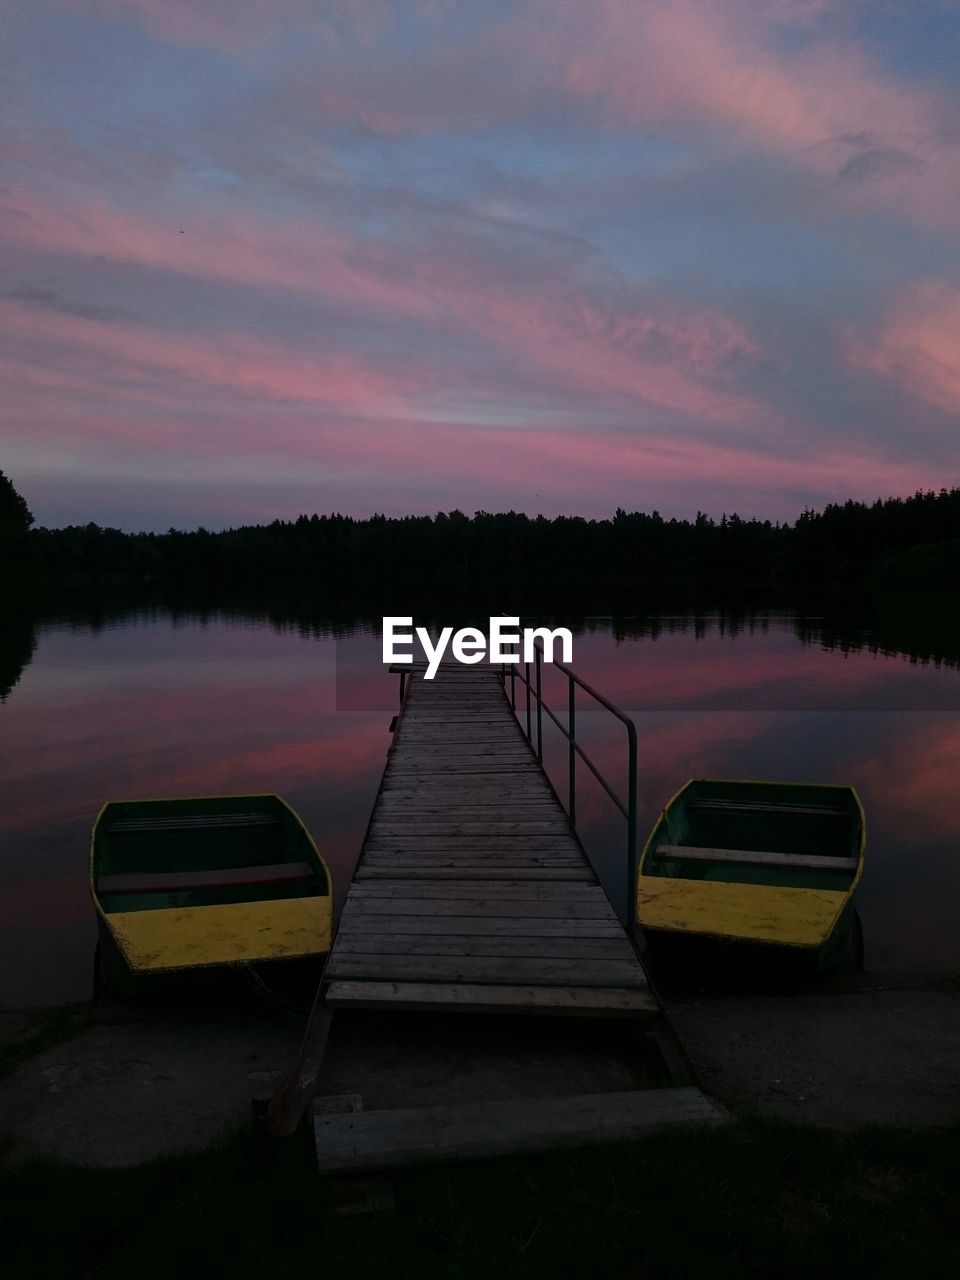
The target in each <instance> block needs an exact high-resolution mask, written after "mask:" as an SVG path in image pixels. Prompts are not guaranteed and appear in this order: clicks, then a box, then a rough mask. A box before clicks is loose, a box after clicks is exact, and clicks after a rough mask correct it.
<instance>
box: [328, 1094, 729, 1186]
mask: <svg viewBox="0 0 960 1280" xmlns="http://www.w3.org/2000/svg"><path fill="white" fill-rule="evenodd" d="M723 1120H724V1116H723V1113H722V1112H721V1111H720V1110H719V1108H717V1107H716V1106H714V1104H713V1103H712V1102H710V1101H709V1099H707V1098H706V1097H705V1096H704V1095H703V1094H702V1093H701V1092H700V1090H699V1089H695V1088H684V1089H647V1090H643V1091H628V1092H621V1093H588V1094H578V1095H575V1096H572V1097H562V1098H522V1099H516V1100H509V1101H499V1102H469V1103H448V1104H447V1105H445V1106H436V1107H417V1108H412V1107H411V1108H404V1109H402V1110H395V1111H359V1112H356V1113H355V1114H350V1113H347V1114H344V1115H327V1116H325V1115H318V1116H317V1117H316V1118H315V1120H314V1132H315V1137H316V1145H317V1163H318V1166H319V1168H320V1170H321V1171H322V1172H325V1173H329V1172H333V1171H334V1170H338V1171H343V1170H348V1169H350V1170H352V1169H374V1168H389V1167H392V1166H395V1165H405V1164H410V1163H413V1162H416V1161H433V1160H444V1159H462V1158H465V1157H478V1156H490V1155H497V1154H502V1153H506V1152H520V1151H543V1150H549V1149H551V1148H555V1147H578V1146H587V1145H590V1144H592V1143H606V1142H615V1141H625V1140H628V1139H636V1138H638V1137H641V1136H642V1135H644V1134H648V1133H651V1132H656V1131H657V1130H660V1129H664V1128H669V1127H676V1126H690V1125H716V1124H720V1123H722V1122H723Z"/></svg>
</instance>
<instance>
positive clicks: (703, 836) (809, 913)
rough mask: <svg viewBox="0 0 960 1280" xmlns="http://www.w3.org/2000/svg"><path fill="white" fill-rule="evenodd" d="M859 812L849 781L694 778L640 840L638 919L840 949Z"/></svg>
mask: <svg viewBox="0 0 960 1280" xmlns="http://www.w3.org/2000/svg"><path fill="white" fill-rule="evenodd" d="M865 845H866V823H865V819H864V814H863V806H862V805H861V803H860V799H859V797H858V796H857V793H856V791H854V789H853V788H852V787H847V786H826V785H814V784H803V783H787V782H743V781H728V780H724V779H717V778H696V779H693V780H692V781H690V782H688V783H687V784H686V785H685V786H684V787H682V788H681V789H680V790H679V791H678V792H677V794H676V795H675V796H674V797H673V798H672V799H671V800H670V801H669V803H668V804H667V805H666V807H665V808H664V810H663V812H662V813H661V814H660V817H659V818H658V820H657V823H656V825H655V826H654V828H653V831H652V832H651V834H650V838H649V840H648V841H647V843H646V846H645V847H644V850H643V853H642V855H641V859H640V866H639V874H638V876H637V923H638V925H639V926H640V928H641V929H642V930H643V932H644V935H645V937H646V938H647V939H648V940H653V941H654V943H656V940H657V939H671V940H673V941H676V940H679V939H683V938H698V939H706V940H713V941H719V942H721V943H728V944H731V943H732V944H736V943H745V944H754V945H756V944H760V945H764V946H766V947H768V948H769V947H774V948H778V949H784V950H787V951H790V952H793V953H805V954H806V955H807V956H812V957H815V959H816V963H817V966H818V968H821V969H826V968H830V967H832V966H833V965H835V964H838V963H840V962H841V961H842V960H843V959H844V958H845V957H846V956H847V954H848V950H849V947H850V943H851V931H852V928H853V925H854V921H855V916H854V910H853V896H854V894H855V892H856V889H857V886H858V885H859V883H860V877H861V875H862V874H863V858H864V849H865Z"/></svg>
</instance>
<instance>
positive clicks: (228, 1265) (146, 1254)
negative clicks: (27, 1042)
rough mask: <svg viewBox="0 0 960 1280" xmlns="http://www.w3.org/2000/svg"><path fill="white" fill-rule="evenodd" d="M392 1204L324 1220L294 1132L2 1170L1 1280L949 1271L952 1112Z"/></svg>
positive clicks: (955, 1202) (956, 1244)
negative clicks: (908, 1126) (935, 1126)
mask: <svg viewBox="0 0 960 1280" xmlns="http://www.w3.org/2000/svg"><path fill="white" fill-rule="evenodd" d="M393 1185H394V1190H395V1195H396V1208H395V1210H394V1211H392V1212H380V1213H376V1214H372V1215H360V1216H353V1217H329V1216H326V1215H325V1214H324V1213H323V1212H322V1208H321V1183H320V1180H319V1179H318V1177H317V1175H316V1173H315V1172H313V1171H312V1170H311V1169H310V1167H309V1164H308V1163H307V1160H306V1158H305V1153H304V1152H303V1151H302V1150H300V1149H298V1148H297V1147H296V1145H295V1146H294V1147H293V1148H292V1149H291V1148H287V1149H286V1150H285V1151H284V1152H283V1153H282V1157H281V1158H278V1157H277V1155H276V1153H275V1157H274V1159H273V1160H270V1161H266V1162H265V1161H264V1159H263V1154H262V1152H258V1148H257V1147H256V1146H255V1144H254V1141H253V1139H252V1138H251V1137H249V1136H238V1137H237V1138H236V1139H234V1140H233V1141H231V1142H230V1143H228V1144H226V1145H224V1146H222V1147H220V1148H216V1149H213V1150H210V1151H207V1152H203V1153H200V1154H197V1155H189V1156H181V1157H175V1158H166V1159H162V1160H157V1161H154V1162H152V1163H150V1164H147V1165H142V1166H140V1167H138V1168H136V1169H130V1170H95V1171H90V1170H79V1169H77V1168H74V1167H71V1166H68V1165H63V1164H58V1163H55V1162H52V1161H47V1160H31V1161H27V1162H22V1163H16V1164H13V1165H11V1164H10V1162H9V1161H8V1163H7V1165H6V1166H4V1167H3V1169H0V1239H2V1240H3V1242H4V1249H3V1252H4V1255H5V1263H6V1266H7V1269H6V1274H7V1275H9V1276H10V1277H11V1280H21V1278H23V1280H27V1278H29V1277H34V1276H37V1277H40V1276H42V1277H44V1278H45V1280H46V1278H47V1277H52V1276H55V1277H57V1278H58V1280H67V1278H68V1277H84V1278H85V1280H86V1278H89V1280H94V1278H96V1280H112V1278H114V1277H116V1278H118V1280H119V1278H120V1277H123V1280H129V1277H131V1276H135V1277H137V1280H150V1278H151V1277H163V1278H164V1280H186V1278H188V1277H192V1276H204V1277H211V1276H214V1277H219V1276H229V1277H230V1278H231V1280H245V1278H246V1277H251V1280H252V1278H254V1277H256V1280H268V1278H269V1277H273V1276H283V1277H290V1278H293V1277H301V1276H310V1277H313V1276H326V1277H336V1280H352V1278H353V1277H368V1276H369V1277H377V1280H403V1278H405V1277H410V1278H411V1280H413V1278H414V1277H415V1278H416V1280H429V1278H430V1277H434V1276H436V1277H444V1280H447V1278H449V1280H456V1278H457V1277H474V1276H476V1277H495V1278H496V1280H508V1278H509V1277H512V1276H540V1275H549V1276H551V1277H579V1276H590V1275H598V1276H602V1277H605V1278H606V1277H610V1278H614V1277H634V1276H636V1277H653V1278H656V1277H670V1280H682V1278H683V1277H688V1276H697V1277H701V1276H702V1277H726V1276H730V1277H733V1276H736V1277H754V1276H755V1277H769V1276H771V1275H776V1276H777V1277H779V1278H780V1280H792V1278H793V1277H797V1280H800V1277H802V1278H803V1280H809V1277H810V1276H813V1275H816V1276H824V1275H828V1276H829V1275H843V1276H844V1277H851V1276H870V1277H871V1280H882V1278H883V1277H897V1280H901V1277H903V1276H905V1275H908V1274H916V1275H922V1276H925V1277H927V1276H929V1277H938V1276H946V1275H960V1126H953V1127H952V1128H949V1129H943V1130H939V1131H924V1132H911V1131H900V1130H889V1129H883V1130H879V1129H878V1130H864V1131H862V1132H859V1133H856V1134H840V1133H836V1132H831V1131H826V1130H819V1129H813V1128H809V1127H804V1126H799V1125H794V1124H789V1123H786V1122H777V1121H749V1122H741V1123H739V1124H737V1125H731V1126H729V1127H727V1128H723V1129H718V1130H695V1131H694V1130H691V1131H682V1132H672V1133H664V1134H662V1135H658V1136H654V1137H651V1138H648V1139H646V1140H645V1141H643V1142H641V1143H635V1144H632V1145H625V1146H616V1147H607V1148H595V1149H590V1150H584V1151H576V1152H565V1153H559V1154H558V1153H554V1154H550V1155H543V1156H527V1157H523V1158H510V1159H506V1158H501V1159H499V1160H492V1161H476V1162H472V1163H465V1164H459V1165H450V1166H436V1167H433V1168H427V1169H421V1170H403V1171H401V1172H399V1173H397V1174H396V1175H395V1176H394V1178H393Z"/></svg>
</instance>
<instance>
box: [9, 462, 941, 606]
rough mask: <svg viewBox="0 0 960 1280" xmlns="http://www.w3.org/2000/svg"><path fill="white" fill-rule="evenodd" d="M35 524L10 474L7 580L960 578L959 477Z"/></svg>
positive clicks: (318, 588) (229, 586)
mask: <svg viewBox="0 0 960 1280" xmlns="http://www.w3.org/2000/svg"><path fill="white" fill-rule="evenodd" d="M32 526H33V517H32V515H31V514H30V512H29V510H28V508H27V505H26V503H25V502H24V501H23V499H22V497H21V496H20V495H19V494H18V493H17V491H16V489H15V488H14V486H13V485H12V483H11V482H10V481H9V480H8V479H7V478H6V477H4V476H3V474H2V472H0V552H2V564H3V567H4V569H3V571H4V576H5V577H6V578H7V580H8V582H17V581H19V582H21V583H33V584H41V585H44V584H45V585H54V586H59V585H63V584H70V583H74V584H77V585H84V584H89V583H114V584H138V585H145V584H153V585H156V586H159V587H162V588H165V589H176V588H181V589H192V590H195V591H197V592H200V593H203V594H205V595H206V594H210V593H213V594H216V593H218V592H226V593H228V594H233V595H236V594H237V593H238V592H241V593H243V594H245V595H249V596H251V597H252V596H270V595H277V594H280V593H283V592H288V591H290V590H295V591H298V592H302V591H304V590H307V591H309V592H311V593H324V592H326V593H329V592H335V593H354V594H357V593H364V594H366V595H367V596H368V597H369V594H370V592H371V591H377V592H380V593H384V592H385V593H387V594H389V593H391V592H394V591H399V592H402V591H405V590H416V591H422V592H427V593H431V594H434V593H436V592H438V591H439V592H441V593H442V592H445V591H456V592H460V593H462V592H463V591H473V590H484V591H485V590H490V591H495V592H497V593H499V594H498V595H497V598H498V599H501V600H505V599H506V597H507V595H512V596H514V597H517V596H519V597H525V598H526V597H529V596H531V595H533V596H534V597H537V598H540V599H543V598H545V597H553V598H555V599H562V597H563V594H564V593H565V592H566V593H569V594H570V595H571V596H573V595H576V594H577V593H578V592H582V591H584V590H587V589H589V590H591V591H598V590H599V591H603V590H604V589H613V590H620V589H627V590H631V589H634V588H642V587H644V586H646V585H650V586H653V587H678V586H679V587H682V586H697V585H699V586H712V587H717V588H737V589H743V590H746V591H750V592H763V591H765V590H769V589H771V588H777V587H788V588H794V587H797V586H801V587H811V588H818V587H833V588H837V589H843V588H845V587H847V586H850V585H853V584H864V583H866V584H869V583H873V584H875V585H876V584H879V585H880V586H881V587H882V586H884V585H887V586H891V587H893V588H896V587H898V586H903V585H905V584H907V585H909V584H910V583H915V584H920V585H922V586H934V587H940V588H943V587H946V588H953V587H954V586H955V585H956V581H957V573H958V571H960V487H954V488H950V489H947V488H943V489H940V490H939V491H938V492H935V491H932V490H931V491H918V492H917V493H914V494H913V495H911V496H910V497H905V498H886V499H878V500H877V501H876V502H873V503H863V502H854V501H847V502H843V503H831V504H829V505H828V506H826V507H824V508H823V510H820V511H814V510H805V511H803V512H802V513H801V514H800V516H799V517H798V518H797V520H796V521H795V522H793V523H792V524H791V523H788V522H785V523H779V522H776V523H774V522H771V521H769V520H759V519H755V518H752V519H745V518H742V517H741V516H739V515H737V514H733V515H723V516H721V518H720V519H718V520H717V519H713V518H712V517H710V516H708V515H705V514H703V513H698V515H697V516H696V518H695V519H694V520H681V519H677V518H676V517H671V518H669V519H668V518H665V517H663V516H662V515H661V514H660V513H659V512H657V511H653V512H651V513H645V512H639V511H633V512H628V511H624V510H622V509H618V510H617V511H616V513H615V514H614V515H613V516H612V517H611V518H608V519H599V520H588V519H585V518H582V517H579V516H557V517H554V518H552V519H550V518H546V517H544V516H542V515H541V516H527V515H524V514H523V513H519V512H515V511H508V512H499V513H491V512H487V511H477V512H475V513H474V514H473V515H472V516H469V515H467V514H465V513H464V512H462V511H459V510H454V511H449V512H439V513H438V514H436V515H434V516H400V517H387V516H384V515H379V514H378V515H373V516H370V517H369V518H366V519H360V518H356V517H353V516H344V515H339V514H332V515H301V516H299V517H298V518H297V519H295V520H274V521H272V522H271V523H269V524H265V525H245V526H240V527H237V528H232V529H225V530H223V531H219V532H211V531H209V530H207V529H204V528H199V529H196V530H193V531H183V530H176V529H170V530H168V531H167V532H166V533H125V532H123V531H121V530H119V529H113V528H104V527H101V526H100V525H98V524H95V523H90V524H86V525H72V526H68V527H66V528H62V529H47V528H34V527H32Z"/></svg>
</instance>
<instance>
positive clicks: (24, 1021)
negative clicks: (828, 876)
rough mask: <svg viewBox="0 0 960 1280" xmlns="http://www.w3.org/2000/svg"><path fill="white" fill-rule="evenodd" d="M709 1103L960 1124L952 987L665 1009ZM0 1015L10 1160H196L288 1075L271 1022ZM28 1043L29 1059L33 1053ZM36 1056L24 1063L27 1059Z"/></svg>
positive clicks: (903, 985)
mask: <svg viewBox="0 0 960 1280" xmlns="http://www.w3.org/2000/svg"><path fill="white" fill-rule="evenodd" d="M668 1007H669V1010H670V1014H671V1017H672V1018H673V1021H674V1024H675V1026H676V1028H677V1031H678V1032H679V1034H680V1037H681V1039H682V1041H683V1043H684V1044H685V1046H686V1049H687V1052H688V1054H689V1056H690V1058H691V1060H692V1061H693V1063H694V1065H695V1067H696V1070H697V1072H698V1074H699V1075H700V1078H701V1082H702V1084H703V1087H704V1088H705V1089H706V1091H707V1092H708V1093H710V1094H712V1095H713V1096H714V1097H716V1098H718V1099H719V1100H720V1101H721V1102H723V1103H724V1104H725V1105H726V1106H727V1107H728V1108H729V1109H730V1110H731V1111H732V1112H733V1113H734V1115H737V1114H744V1113H746V1112H750V1111H759V1112H762V1113H765V1114H771V1115H778V1116H786V1117H790V1118H792V1119H800V1120H806V1121H809V1122H812V1123H815V1124H820V1125H828V1126H840V1127H844V1128H854V1127H858V1126H860V1125H864V1124H873V1123H877V1124H892V1125H907V1126H930V1125H933V1126H935V1125H940V1124H945V1123H949V1122H951V1121H956V1120H960V990H958V984H957V983H956V980H953V981H949V980H946V981H941V980H935V979H929V978H924V979H922V980H921V979H911V978H909V976H908V977H906V978H904V977H899V978H897V979H895V980H891V979H890V978H885V979H882V980H881V979H878V978H876V977H875V978H873V979H872V978H871V976H870V975H869V974H865V975H860V976H859V979H858V981H857V982H856V983H854V984H852V985H848V986H846V987H840V988H839V989H837V988H832V989H829V990H823V991H818V992H815V993H811V992H805V993H803V994H796V995H752V996H747V995H737V996H729V995H727V996H698V997H696V998H687V999H682V998H681V999H676V998H675V999H672V1000H670V1001H669V1002H668ZM51 1025H52V1024H51V1021H50V1015H46V1016H44V1015H39V1014H23V1013H5V1014H0V1040H2V1041H3V1042H4V1043H5V1044H6V1046H7V1047H11V1046H12V1047H14V1048H15V1050H16V1052H17V1053H18V1054H19V1055H21V1056H22V1061H21V1062H20V1064H19V1065H18V1066H17V1067H16V1069H15V1070H14V1071H12V1072H11V1073H9V1074H7V1075H5V1076H3V1077H2V1078H0V1134H3V1135H5V1136H6V1137H7V1138H8V1139H12V1143H11V1144H10V1152H11V1156H12V1158H16V1153H26V1152H29V1151H39V1152H47V1153H52V1154H56V1155H59V1156H62V1157H65V1158H67V1159H69V1160H72V1161H76V1162H79V1163H83V1164H89V1165H126V1164H135V1163H138V1162H140V1161H143V1160H148V1159H150V1158H151V1157H154V1156H156V1155H160V1154H162V1153H164V1152H169V1151H176V1150H183V1149H186V1148H192V1147H203V1146H206V1145H208V1144H209V1143H211V1142H212V1141H215V1140H216V1139H218V1138H220V1137H222V1136H223V1135H225V1134H226V1133H229V1132H231V1131H234V1130H235V1129H236V1128H237V1127H238V1126H239V1125H241V1124H242V1123H244V1122H245V1120H246V1119H247V1118H248V1117H249V1114H250V1097H251V1095H252V1094H254V1093H258V1092H263V1091H264V1090H267V1091H269V1090H270V1089H271V1088H272V1087H273V1086H274V1085H275V1084H276V1083H277V1082H278V1081H279V1080H280V1079H281V1078H282V1076H283V1074H284V1073H285V1072H286V1070H287V1069H288V1068H289V1067H290V1065H291V1064H292V1062H293V1060H294V1058H295V1056H296V1052H297V1048H298V1045H299V1041H300V1035H301V1031H302V1024H301V1022H300V1021H299V1020H297V1019H295V1018H287V1017H283V1016H281V1015H279V1014H270V1013H264V1014H262V1015H261V1014H259V1013H256V1012H252V1011H238V1010H235V1009H234V1010H229V1011H225V1012H223V1013H220V1014H215V1015H211V1014H209V1013H208V1014H203V1013H202V1012H199V1011H193V1012H191V1013H190V1014H187V1015H184V1014H180V1013H175V1012H174V1011H172V1010H156V1011H149V1010H143V1009H141V1010H136V1009H133V1008H123V1007H120V1006H115V1007H109V1006H101V1007H94V1008H91V1009H88V1010H75V1011H74V1012H73V1013H72V1014H70V1015H68V1016H67V1017H66V1018H65V1016H64V1015H63V1014H62V1013H61V1014H59V1015H57V1018H56V1019H55V1026H56V1028H57V1030H56V1031H55V1035H57V1036H61V1037H63V1038H60V1039H59V1040H54V1042H53V1043H49V1044H45V1043H44V1042H45V1039H46V1038H47V1037H49V1036H50V1028H51ZM32 1040H35V1044H34V1045H31V1041H32ZM34 1050H35V1051H34Z"/></svg>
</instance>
